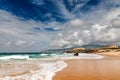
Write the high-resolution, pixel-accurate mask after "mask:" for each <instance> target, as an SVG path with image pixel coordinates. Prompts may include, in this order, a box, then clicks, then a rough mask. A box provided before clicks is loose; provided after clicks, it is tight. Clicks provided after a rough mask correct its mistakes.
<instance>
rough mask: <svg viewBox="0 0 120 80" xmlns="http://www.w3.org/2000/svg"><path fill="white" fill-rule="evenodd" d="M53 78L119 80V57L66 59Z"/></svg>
mask: <svg viewBox="0 0 120 80" xmlns="http://www.w3.org/2000/svg"><path fill="white" fill-rule="evenodd" d="M66 62H67V64H68V66H67V67H66V68H64V69H63V70H62V71H59V72H57V73H56V75H55V76H54V77H53V80H120V58H105V59H96V60H92V59H78V60H67V61H66Z"/></svg>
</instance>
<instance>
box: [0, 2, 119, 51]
mask: <svg viewBox="0 0 120 80" xmlns="http://www.w3.org/2000/svg"><path fill="white" fill-rule="evenodd" d="M119 34H120V0H0V52H39V51H42V50H47V49H59V48H71V47H76V46H82V45H110V44H116V45H120V35H119Z"/></svg>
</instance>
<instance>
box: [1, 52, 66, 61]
mask: <svg viewBox="0 0 120 80" xmlns="http://www.w3.org/2000/svg"><path fill="white" fill-rule="evenodd" d="M67 55H68V54H66V53H62V52H56V53H0V60H5V59H38V58H52V57H62V56H67Z"/></svg>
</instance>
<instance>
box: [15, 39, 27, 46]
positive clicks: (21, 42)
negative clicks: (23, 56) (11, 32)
mask: <svg viewBox="0 0 120 80" xmlns="http://www.w3.org/2000/svg"><path fill="white" fill-rule="evenodd" d="M25 43H26V41H22V40H19V41H17V42H16V45H17V46H22V45H24V44H25Z"/></svg>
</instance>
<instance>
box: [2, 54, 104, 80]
mask: <svg viewBox="0 0 120 80" xmlns="http://www.w3.org/2000/svg"><path fill="white" fill-rule="evenodd" d="M102 58H103V56H101V55H96V54H85V53H79V56H73V54H72V53H70V54H68V53H62V52H57V53H34V54H33V53H32V54H31V53H19V54H17V53H16V54H11V53H10V54H8V53H7V54H5V53H4V54H1V55H0V66H4V64H3V63H4V62H5V63H6V64H7V63H9V65H11V66H12V65H13V64H14V65H13V66H16V67H14V69H12V68H10V69H12V70H13V71H19V70H20V69H24V67H23V68H22V67H21V68H20V66H18V64H22V65H26V64H29V65H31V64H32V63H35V64H36V65H38V67H39V68H40V69H38V70H36V71H34V70H30V74H25V75H18V76H8V75H6V76H5V77H3V78H2V77H1V78H0V80H17V79H18V80H19V79H22V80H52V77H53V76H54V75H55V73H56V72H58V71H61V70H62V69H63V68H65V67H66V66H67V63H65V62H64V60H66V59H102ZM17 66H18V67H17ZM9 67H10V66H9ZM26 69H27V68H26ZM3 72H4V73H5V71H4V70H2V69H0V75H3V74H2V73H3ZM8 72H10V71H9V70H8ZM6 74H7V73H6Z"/></svg>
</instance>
